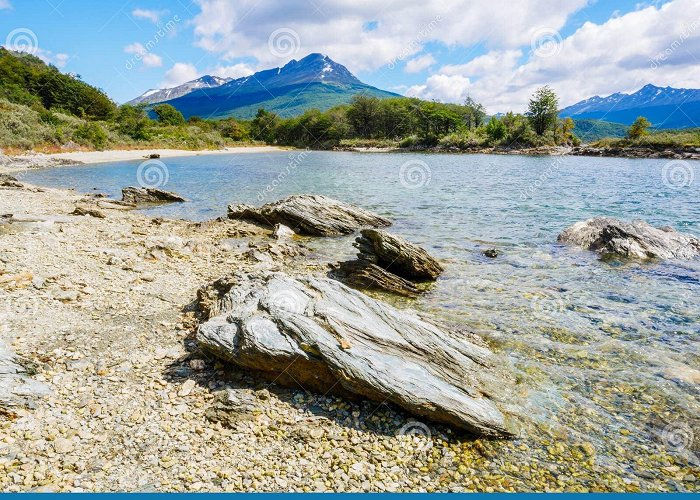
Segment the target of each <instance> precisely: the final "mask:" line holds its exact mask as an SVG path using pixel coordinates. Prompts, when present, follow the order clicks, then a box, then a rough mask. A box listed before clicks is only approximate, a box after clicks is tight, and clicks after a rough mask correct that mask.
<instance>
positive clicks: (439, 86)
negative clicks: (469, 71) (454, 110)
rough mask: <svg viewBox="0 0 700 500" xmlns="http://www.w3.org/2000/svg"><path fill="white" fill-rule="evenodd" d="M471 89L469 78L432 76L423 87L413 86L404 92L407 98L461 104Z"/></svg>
mask: <svg viewBox="0 0 700 500" xmlns="http://www.w3.org/2000/svg"><path fill="white" fill-rule="evenodd" d="M471 87H472V84H471V81H470V80H469V78H466V77H464V76H460V75H454V76H450V75H433V76H431V77H429V78H428V79H427V80H426V82H425V85H414V86H412V87H409V89H408V90H407V91H406V95H407V96H411V97H421V98H423V99H440V100H442V101H449V102H462V101H464V98H465V97H467V95H469V93H470V92H469V91H470V89H471Z"/></svg>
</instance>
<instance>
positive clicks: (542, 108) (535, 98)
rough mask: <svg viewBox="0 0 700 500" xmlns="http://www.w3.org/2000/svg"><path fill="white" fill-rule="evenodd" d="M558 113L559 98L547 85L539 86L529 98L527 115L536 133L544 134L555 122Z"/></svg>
mask: <svg viewBox="0 0 700 500" xmlns="http://www.w3.org/2000/svg"><path fill="white" fill-rule="evenodd" d="M558 115H559V98H558V97H557V94H556V93H555V92H554V91H553V90H552V89H551V88H550V87H549V86H548V85H545V86H544V87H540V88H539V89H537V90H536V91H535V93H534V94H533V95H532V97H531V98H530V104H529V106H528V108H527V117H528V118H529V119H530V123H531V124H532V128H533V129H534V130H535V133H536V134H537V135H542V134H544V133H545V132H546V131H547V130H551V129H553V128H554V127H555V126H556V124H557V117H558Z"/></svg>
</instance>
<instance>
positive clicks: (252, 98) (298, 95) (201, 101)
mask: <svg viewBox="0 0 700 500" xmlns="http://www.w3.org/2000/svg"><path fill="white" fill-rule="evenodd" d="M355 94H365V95H371V96H376V97H380V98H386V97H397V96H398V94H394V93H392V92H387V91H384V90H380V89H378V88H376V87H372V86H370V85H366V84H364V83H362V82H361V81H360V80H358V79H357V78H356V77H355V76H354V75H353V74H352V73H350V71H348V69H347V68H346V67H345V66H343V65H341V64H338V63H336V62H334V61H332V60H331V59H330V58H328V57H327V56H324V55H322V54H310V55H308V56H306V57H305V58H303V59H301V60H299V61H295V60H293V61H290V62H289V63H287V64H286V65H285V66H283V67H281V68H274V69H269V70H265V71H260V72H258V73H255V74H253V75H251V76H248V77H244V78H239V79H237V80H233V81H230V82H228V83H225V84H224V85H221V86H219V87H215V88H211V89H200V90H194V91H192V92H190V93H189V94H187V95H184V96H182V97H178V98H177V99H171V100H169V101H168V104H172V105H173V106H175V107H176V108H177V109H178V110H180V112H182V114H183V115H185V117H186V118H187V117H190V116H193V115H196V116H201V117H203V118H225V117H229V116H233V117H236V118H244V119H245V118H252V117H253V116H255V113H256V111H257V110H258V109H259V108H265V109H266V110H268V111H274V112H275V113H277V114H279V115H280V116H282V117H291V116H297V115H300V114H302V113H303V112H304V111H306V110H308V109H312V108H316V109H319V110H321V111H324V110H327V109H330V108H332V107H334V106H337V105H339V104H347V103H349V102H350V100H351V99H352V96H354V95H355Z"/></svg>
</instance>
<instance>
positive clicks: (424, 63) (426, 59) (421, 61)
mask: <svg viewBox="0 0 700 500" xmlns="http://www.w3.org/2000/svg"><path fill="white" fill-rule="evenodd" d="M435 62H436V61H435V58H434V57H433V55H432V54H425V55H424V56H420V57H416V58H414V59H411V60H409V61H407V62H406V68H405V69H404V71H406V73H420V72H421V71H423V70H424V69H428V68H429V67H430V66H432V65H433V64H435Z"/></svg>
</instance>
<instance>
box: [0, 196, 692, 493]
mask: <svg viewBox="0 0 700 500" xmlns="http://www.w3.org/2000/svg"><path fill="white" fill-rule="evenodd" d="M76 206H82V207H87V208H90V209H92V210H99V211H100V212H101V213H102V214H103V215H104V216H105V218H104V219H102V218H97V217H92V216H74V215H70V214H71V212H73V211H74V210H75V208H76ZM2 214H14V216H15V218H18V219H21V220H25V221H26V222H21V223H13V224H1V223H0V298H1V301H0V340H2V341H5V342H6V343H7V344H8V345H9V346H11V348H12V349H13V350H14V351H15V352H16V353H17V354H18V355H19V356H21V357H22V358H23V359H25V360H28V361H31V363H32V364H33V365H34V369H35V371H36V374H35V375H34V378H35V379H36V380H38V381H41V382H44V383H45V384H47V386H48V387H49V390H50V391H51V393H50V395H49V396H48V397H45V398H42V399H37V400H36V401H35V402H34V404H33V405H32V406H33V407H30V408H24V407H12V408H6V409H2V408H0V491H327V490H331V491H533V490H535V491H543V490H547V491H558V490H567V491H588V490H616V491H639V490H665V489H681V490H684V489H685V490H688V489H689V490H693V489H695V488H697V485H698V482H696V481H697V480H698V469H697V468H694V467H692V465H687V464H682V463H679V464H677V463H676V462H675V461H674V459H673V457H670V456H668V455H666V454H663V453H662V451H660V450H656V451H655V453H658V456H659V458H658V460H655V461H653V462H649V469H650V471H651V472H649V478H648V480H644V481H642V482H640V481H639V480H638V478H637V476H636V475H634V474H632V473H628V472H626V471H625V468H624V467H620V464H611V463H606V462H600V463H599V462H597V461H596V450H595V449H594V448H593V446H592V445H591V444H590V443H586V442H578V443H571V442H570V441H567V440H566V439H565V436H558V435H557V430H556V425H549V426H548V427H549V428H550V429H551V432H542V431H538V433H537V435H534V436H533V437H531V438H529V439H517V440H511V441H488V440H473V439H470V438H469V437H468V436H463V435H457V434H455V433H454V432H453V431H451V430H450V429H448V428H446V427H442V426H433V425H430V424H429V423H427V422H419V421H417V420H415V419H413V418H411V417H410V416H409V415H407V414H405V413H403V412H401V411H398V410H396V409H395V408H391V407H388V406H386V405H377V404H376V403H371V402H365V401H357V402H348V401H344V400H341V399H338V398H336V397H334V396H330V395H325V396H324V395H319V394H313V393H309V392H307V391H305V390H304V389H303V388H302V387H299V388H296V389H295V388H280V387H278V386H276V385H275V384H271V383H269V382H268V381H264V380H260V379H258V378H256V377H255V376H254V375H253V374H250V373H244V372H241V371H237V370H235V369H233V368H231V367H224V366H223V365H221V364H220V363H218V362H217V361H215V360H213V359H210V358H208V357H207V356H205V355H204V354H203V353H202V352H200V351H199V350H198V349H197V346H196V345H195V344H194V342H193V340H192V334H193V332H194V328H195V327H196V325H197V316H196V311H195V310H194V309H195V308H194V307H193V304H194V302H195V300H196V297H197V290H198V289H199V288H200V287H202V286H204V285H207V284H209V283H211V282H212V281H214V280H216V279H218V278H219V277H221V276H223V275H225V274H228V273H230V272H232V271H234V270H243V271H245V270H248V269H250V270H252V269H255V268H260V267H266V268H271V269H277V270H283V271H285V272H287V273H307V274H308V273H324V272H325V270H326V269H325V265H324V264H323V263H320V262H317V261H316V260H315V259H314V255H313V254H310V255H307V256H306V257H304V258H300V257H299V256H298V253H299V252H304V251H305V250H304V248H303V247H302V246H301V244H299V243H292V244H289V245H291V246H289V247H285V246H282V247H280V245H279V244H278V243H276V242H275V240H273V239H271V238H270V232H269V231H267V230H264V229H261V228H259V227H257V226H254V225H251V224H248V223H245V222H241V221H230V220H225V221H223V220H222V221H211V222H205V223H191V222H187V221H175V220H163V219H151V218H147V217H145V216H143V215H142V214H140V213H138V212H131V211H124V210H117V209H114V208H106V206H105V205H103V206H99V200H98V199H95V198H93V197H86V196H83V195H80V194H77V193H74V192H69V191H61V190H53V189H42V188H34V187H25V188H16V187H0V215H2ZM28 215H31V216H34V217H27V216H28ZM30 219H34V221H30ZM0 222H1V221H0ZM232 398H234V399H237V400H239V401H244V402H245V404H243V405H239V406H238V407H236V409H235V410H231V407H230V406H226V404H225V402H226V401H227V400H230V399H232ZM227 408H228V410H227ZM562 418H565V416H562ZM620 438H621V441H620V442H621V443H623V442H624V440H625V436H624V435H621V436H620ZM535 442H536V446H535V444H534V443H535ZM621 448H623V446H622V445H621ZM623 452H624V449H623V450H622V451H621V453H623ZM662 455H663V456H662ZM644 467H645V468H646V465H645V466H644ZM662 468H663V469H664V470H662Z"/></svg>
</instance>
